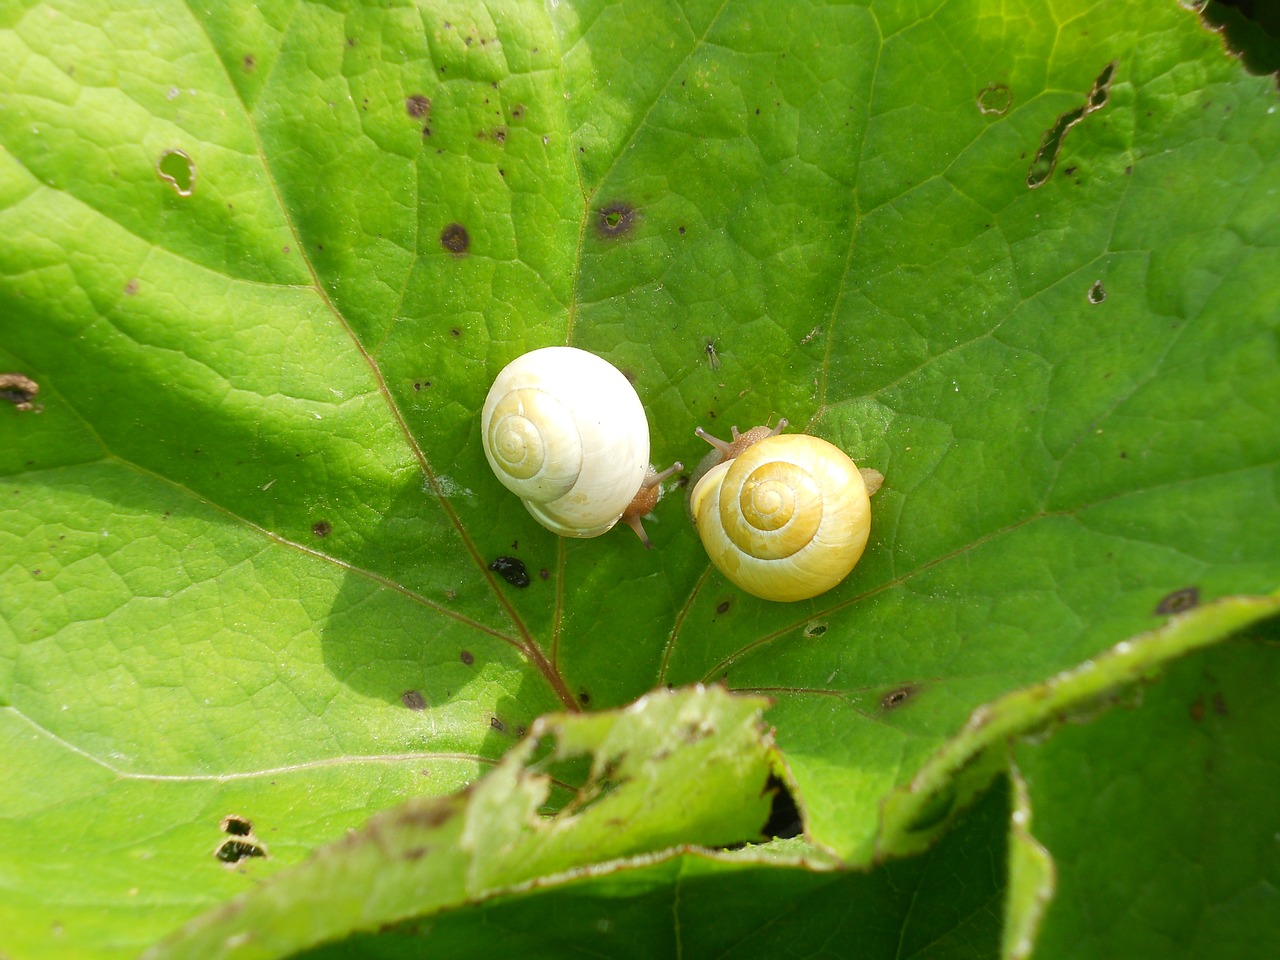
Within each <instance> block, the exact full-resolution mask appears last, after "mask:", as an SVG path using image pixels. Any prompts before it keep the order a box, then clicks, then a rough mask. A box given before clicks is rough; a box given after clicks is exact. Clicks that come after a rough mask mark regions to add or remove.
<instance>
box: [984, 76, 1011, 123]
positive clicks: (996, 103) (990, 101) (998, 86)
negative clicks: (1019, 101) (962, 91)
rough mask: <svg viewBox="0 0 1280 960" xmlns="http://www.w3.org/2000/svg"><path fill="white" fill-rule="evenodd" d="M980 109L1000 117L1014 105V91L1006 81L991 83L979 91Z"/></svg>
mask: <svg viewBox="0 0 1280 960" xmlns="http://www.w3.org/2000/svg"><path fill="white" fill-rule="evenodd" d="M977 102H978V110H979V111H980V112H982V113H986V114H994V115H996V116H998V117H1000V116H1004V115H1005V114H1006V113H1008V112H1009V107H1010V106H1012V105H1013V91H1011V90H1010V89H1009V85H1008V84H1005V83H989V84H987V85H986V86H985V87H983V88H982V89H981V90H979V91H978V98H977Z"/></svg>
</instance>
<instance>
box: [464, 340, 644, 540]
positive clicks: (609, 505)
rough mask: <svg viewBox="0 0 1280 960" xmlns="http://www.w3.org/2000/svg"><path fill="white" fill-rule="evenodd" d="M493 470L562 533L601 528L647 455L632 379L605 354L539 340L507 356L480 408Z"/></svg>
mask: <svg viewBox="0 0 1280 960" xmlns="http://www.w3.org/2000/svg"><path fill="white" fill-rule="evenodd" d="M480 429H481V438H482V441H483V445H484V452H485V457H486V458H487V459H488V461H489V466H490V467H491V468H492V470H493V472H494V475H495V476H496V477H497V478H498V480H499V481H500V482H501V483H502V485H503V486H505V487H506V488H507V489H508V490H510V491H511V492H512V493H514V494H516V496H518V497H520V499H521V500H522V501H523V502H524V505H525V507H527V508H528V510H529V512H530V513H531V514H533V517H534V519H536V520H537V521H538V522H539V523H541V524H542V525H543V526H544V527H546V528H547V529H549V530H552V531H553V532H555V533H558V534H560V535H561V536H566V537H594V536H599V535H600V534H602V533H604V532H605V531H607V530H608V529H610V528H611V527H612V526H613V525H614V524H615V523H616V522H617V521H618V518H619V517H621V516H622V512H623V511H624V510H625V509H626V507H627V505H628V504H629V503H630V502H631V498H632V497H634V496H635V493H636V491H637V490H638V489H640V484H641V483H642V481H643V480H644V476H645V471H646V470H647V469H648V465H649V425H648V422H647V421H646V420H645V415H644V408H643V407H642V406H641V404H640V398H639V396H637V394H636V392H635V389H634V388H633V387H632V386H631V384H630V383H629V382H627V378H626V377H624V376H623V375H622V374H621V373H620V372H619V371H618V370H617V369H616V368H615V367H614V366H613V365H612V364H610V363H609V362H608V361H606V360H603V359H601V358H600V357H597V356H596V355H595V354H592V353H588V352H587V351H585V350H578V349H576V348H574V347H544V348H542V349H541V350H534V351H532V352H530V353H526V354H524V355H523V356H520V357H517V358H516V359H515V360H513V361H511V363H509V364H507V366H506V367H504V368H503V369H502V372H501V373H499V374H498V376H497V378H496V379H495V380H494V382H493V386H492V387H490V388H489V394H488V396H487V397H486V398H485V402H484V408H483V410H482V411H481V417H480Z"/></svg>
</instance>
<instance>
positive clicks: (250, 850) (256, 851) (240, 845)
mask: <svg viewBox="0 0 1280 960" xmlns="http://www.w3.org/2000/svg"><path fill="white" fill-rule="evenodd" d="M213 855H214V856H215V857H217V858H218V859H219V860H221V861H222V862H223V863H239V862H240V861H241V860H248V859H249V858H251V857H265V856H266V855H267V848H266V847H264V846H263V845H262V844H260V843H255V842H253V841H252V840H224V841H222V843H220V844H219V845H218V849H217V850H215V851H214V852H213Z"/></svg>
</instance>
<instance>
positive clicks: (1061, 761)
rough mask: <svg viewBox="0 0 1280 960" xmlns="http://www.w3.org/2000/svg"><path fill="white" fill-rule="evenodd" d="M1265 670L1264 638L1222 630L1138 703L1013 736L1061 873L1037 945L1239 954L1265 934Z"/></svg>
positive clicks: (1150, 953)
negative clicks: (1024, 738) (1236, 638)
mask: <svg viewBox="0 0 1280 960" xmlns="http://www.w3.org/2000/svg"><path fill="white" fill-rule="evenodd" d="M1272 640H1273V641H1274V631H1273V632H1272ZM1274 676H1275V649H1274V642H1272V643H1270V644H1267V643H1260V642H1254V643H1249V642H1244V641H1240V642H1236V643H1231V644H1227V645H1225V646H1223V647H1222V648H1220V649H1215V650H1211V651H1207V652H1206V653H1204V654H1202V655H1200V656H1198V657H1195V658H1192V659H1189V660H1187V661H1186V662H1184V663H1180V664H1178V665H1177V666H1176V667H1174V668H1173V669H1172V670H1170V672H1169V675H1168V676H1166V677H1164V678H1163V679H1162V680H1160V681H1159V682H1158V683H1155V684H1152V685H1149V686H1147V687H1145V688H1144V690H1143V696H1142V700H1141V706H1140V707H1139V708H1137V709H1132V710H1116V711H1113V712H1112V713H1110V714H1108V715H1107V716H1106V717H1104V718H1102V719H1101V720H1098V721H1096V722H1095V723H1092V724H1090V725H1088V726H1084V727H1068V728H1067V729H1064V730H1063V731H1061V732H1060V733H1059V734H1058V735H1057V736H1055V737H1053V738H1052V739H1051V740H1048V741H1045V742H1043V743H1040V744H1023V745H1020V746H1019V747H1018V751H1017V753H1018V763H1019V765H1020V766H1021V767H1022V769H1023V770H1024V772H1025V774H1026V778H1027V783H1028V785H1029V793H1030V799H1031V804H1032V807H1033V808H1034V810H1035V829H1034V832H1035V834H1036V836H1037V837H1038V838H1039V839H1040V841H1041V842H1043V844H1044V845H1045V846H1046V847H1047V848H1048V851H1049V853H1050V854H1051V855H1052V856H1053V858H1054V860H1055V861H1056V865H1057V872H1058V876H1059V878H1060V879H1059V885H1058V886H1059V889H1058V895H1057V897H1056V898H1055V900H1054V902H1053V903H1052V905H1051V906H1050V908H1049V910H1048V913H1047V916H1046V918H1045V921H1044V925H1043V930H1042V932H1041V935H1040V939H1039V943H1038V945H1037V947H1036V952H1035V956H1036V957H1043V958H1046V960H1053V958H1055V957H1076V956H1081V955H1088V956H1125V957H1135V958H1142V957H1161V958H1165V957H1202V956H1210V955H1211V956H1214V957H1241V958H1243V957H1255V956H1257V955H1258V950H1259V949H1261V948H1262V945H1264V944H1268V943H1276V942H1277V938H1280V895H1278V894H1277V890H1278V889H1280V883H1278V882H1277V881H1280V854H1278V853H1277V840H1276V838H1277V836H1280V815H1278V814H1277V810H1276V804H1275V802H1274V793H1273V791H1272V790H1271V789H1270V786H1271V785H1272V784H1274V783H1275V771H1276V768H1277V765H1280V747H1277V744H1276V738H1275V736H1274V731H1275V729H1276V724H1277V723H1278V722H1280V708H1277V705H1276V701H1275V697H1273V696H1272V695H1271V685H1270V684H1269V683H1268V682H1266V681H1267V680H1269V679H1270V678H1272V677H1274ZM1260 681H1263V682H1260Z"/></svg>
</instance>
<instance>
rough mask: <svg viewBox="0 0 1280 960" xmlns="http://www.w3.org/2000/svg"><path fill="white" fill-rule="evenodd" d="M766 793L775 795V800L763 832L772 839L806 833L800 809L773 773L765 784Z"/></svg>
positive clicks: (783, 784) (780, 780)
mask: <svg viewBox="0 0 1280 960" xmlns="http://www.w3.org/2000/svg"><path fill="white" fill-rule="evenodd" d="M764 793H771V794H773V798H772V800H771V801H770V803H769V818H768V819H767V820H765V822H764V828H763V830H761V832H762V833H763V834H764V835H765V836H766V837H768V838H770V839H772V838H774V837H781V838H783V839H786V838H788V837H798V836H800V834H801V833H803V832H804V822H803V820H802V819H801V817H800V807H799V806H798V805H797V804H796V798H795V797H794V796H792V794H791V791H790V790H789V789H788V788H787V785H786V783H784V782H783V780H782V778H781V777H779V776H777V775H776V774H773V773H771V774H769V779H768V780H766V781H765V784H764Z"/></svg>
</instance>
